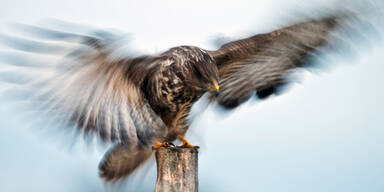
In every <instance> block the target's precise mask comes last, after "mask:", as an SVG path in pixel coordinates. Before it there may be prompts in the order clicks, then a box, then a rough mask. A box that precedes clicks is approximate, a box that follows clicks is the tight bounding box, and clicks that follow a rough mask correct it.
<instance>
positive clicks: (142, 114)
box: [0, 25, 167, 146]
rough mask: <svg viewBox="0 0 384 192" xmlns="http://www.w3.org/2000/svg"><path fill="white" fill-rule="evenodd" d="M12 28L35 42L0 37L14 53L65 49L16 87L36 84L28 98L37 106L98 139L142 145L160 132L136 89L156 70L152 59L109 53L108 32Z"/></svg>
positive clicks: (113, 42) (112, 46) (115, 42)
mask: <svg viewBox="0 0 384 192" xmlns="http://www.w3.org/2000/svg"><path fill="white" fill-rule="evenodd" d="M18 28H19V29H20V28H21V29H23V32H30V33H28V34H30V35H32V36H33V37H35V38H37V39H38V40H29V39H22V38H18V37H11V36H9V35H1V36H0V41H2V42H3V43H4V44H7V45H8V46H9V47H12V48H14V49H15V50H17V51H19V52H29V53H32V54H39V55H44V54H45V53H50V54H52V53H55V54H54V55H55V56H58V55H57V52H53V51H56V50H60V51H62V50H67V54H66V56H65V57H63V58H62V59H61V60H60V62H58V64H56V65H51V66H49V70H50V71H51V75H49V76H47V77H39V76H36V79H35V80H34V81H32V82H27V83H25V84H24V85H22V86H24V87H36V92H35V94H34V96H33V98H34V99H36V98H40V99H39V100H44V102H43V105H42V106H44V107H43V108H44V109H43V110H48V111H49V112H50V113H56V114H59V115H60V116H61V117H63V119H64V120H65V121H66V122H67V123H68V124H71V125H74V126H75V127H77V128H78V131H80V132H81V133H83V134H84V135H88V134H96V135H98V136H99V137H100V138H101V139H102V140H103V141H112V142H116V143H119V144H131V145H133V144H134V145H133V146H147V145H149V144H152V143H153V141H154V139H159V138H161V137H163V136H164V135H166V131H167V129H166V126H165V124H164V123H163V122H162V120H161V118H160V117H158V115H157V114H155V112H154V111H153V110H152V108H151V106H150V105H149V104H148V102H147V100H146V98H145V94H144V93H143V92H142V89H141V86H142V83H143V81H144V80H145V78H146V75H147V74H149V73H150V72H151V71H153V70H156V63H155V62H154V61H155V59H154V58H153V57H150V56H140V57H132V56H131V55H126V54H125V55H124V54H123V55H122V54H120V55H119V54H118V53H116V52H114V51H115V50H117V49H118V48H120V47H119V46H121V45H120V44H119V41H120V39H119V37H118V36H117V35H115V36H113V34H112V33H110V32H91V33H89V34H72V33H68V32H60V31H56V30H50V29H44V28H40V27H34V26H27V25H19V26H18ZM93 34H97V35H93ZM105 34H106V35H105ZM20 55H21V54H20ZM26 66H28V65H26ZM27 70H37V71H38V70H40V68H27ZM33 98H32V99H33ZM41 98H44V99H41ZM29 99H31V98H29Z"/></svg>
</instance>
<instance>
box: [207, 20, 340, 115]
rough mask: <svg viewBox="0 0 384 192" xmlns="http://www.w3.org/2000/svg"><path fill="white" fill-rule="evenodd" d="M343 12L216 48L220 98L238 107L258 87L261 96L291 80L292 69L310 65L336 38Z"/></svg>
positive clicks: (223, 101) (218, 99)
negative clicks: (334, 36)
mask: <svg viewBox="0 0 384 192" xmlns="http://www.w3.org/2000/svg"><path fill="white" fill-rule="evenodd" d="M347 18H348V17H347V16H346V15H343V16H341V15H340V16H330V17H326V18H322V19H317V20H309V21H306V22H302V23H298V24H295V25H292V26H289V27H286V28H283V29H279V30H276V31H273V32H271V33H267V34H259V35H255V36H253V37H249V38H246V39H242V40H238V41H233V42H230V43H227V44H224V45H223V46H222V47H221V48H220V49H219V50H217V51H212V52H211V54H212V55H213V57H214V59H215V60H216V63H217V65H218V68H219V73H220V93H219V95H217V97H216V100H217V102H218V103H219V104H221V105H222V106H224V107H226V108H234V107H237V106H238V105H240V104H241V103H243V102H245V101H246V100H248V99H249V98H250V97H251V96H252V95H253V94H254V91H256V93H257V95H258V96H259V97H261V98H263V97H266V96H268V95H270V94H272V93H273V92H274V91H276V88H277V87H279V86H281V85H284V84H285V83H287V81H288V80H287V74H288V72H289V71H290V70H292V69H295V68H298V67H304V66H307V65H308V59H307V58H308V56H310V55H314V51H316V50H318V49H319V48H320V47H321V46H323V45H325V44H327V43H328V42H329V41H330V39H332V38H331V37H332V32H333V31H334V30H335V29H337V27H338V26H340V21H341V20H343V19H347Z"/></svg>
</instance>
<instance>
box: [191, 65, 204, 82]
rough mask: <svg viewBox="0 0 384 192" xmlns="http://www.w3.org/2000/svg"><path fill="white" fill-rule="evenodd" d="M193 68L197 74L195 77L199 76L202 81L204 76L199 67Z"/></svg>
mask: <svg viewBox="0 0 384 192" xmlns="http://www.w3.org/2000/svg"><path fill="white" fill-rule="evenodd" d="M193 68H194V72H195V75H196V76H197V78H199V79H202V78H203V75H202V74H201V73H200V71H199V70H198V69H197V67H196V66H193Z"/></svg>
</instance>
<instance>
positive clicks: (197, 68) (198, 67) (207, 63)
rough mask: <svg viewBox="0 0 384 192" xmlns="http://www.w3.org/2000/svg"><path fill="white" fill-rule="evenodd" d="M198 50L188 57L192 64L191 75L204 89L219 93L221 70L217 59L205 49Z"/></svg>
mask: <svg viewBox="0 0 384 192" xmlns="http://www.w3.org/2000/svg"><path fill="white" fill-rule="evenodd" d="M197 49H198V50H197V51H196V50H195V52H192V53H195V55H191V57H190V58H189V59H188V60H189V62H190V65H191V68H192V70H191V75H192V77H193V78H194V79H195V81H196V82H197V86H198V87H199V88H200V89H202V90H203V91H209V92H211V93H213V94H217V93H219V91H220V87H219V70H218V68H217V65H216V62H215V60H214V59H213V58H212V57H211V55H209V54H208V53H207V52H205V51H204V50H201V49H199V48H197Z"/></svg>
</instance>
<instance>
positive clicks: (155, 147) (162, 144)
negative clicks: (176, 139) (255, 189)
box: [152, 142, 175, 149]
mask: <svg viewBox="0 0 384 192" xmlns="http://www.w3.org/2000/svg"><path fill="white" fill-rule="evenodd" d="M171 146H173V147H174V146H175V145H174V144H173V143H170V142H157V143H156V145H154V146H152V149H158V148H160V147H171Z"/></svg>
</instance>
